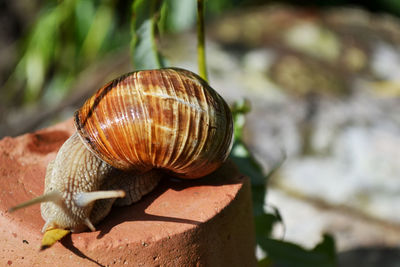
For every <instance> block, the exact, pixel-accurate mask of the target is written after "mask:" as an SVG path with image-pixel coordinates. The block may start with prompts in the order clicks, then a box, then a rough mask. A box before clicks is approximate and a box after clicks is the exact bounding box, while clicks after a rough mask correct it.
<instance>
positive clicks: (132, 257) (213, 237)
mask: <svg viewBox="0 0 400 267" xmlns="http://www.w3.org/2000/svg"><path fill="white" fill-rule="evenodd" d="M74 130H75V129H74V126H73V122H72V120H68V121H66V122H64V123H60V124H58V125H56V126H53V127H51V128H47V129H44V130H41V131H38V132H35V133H29V134H25V135H22V136H19V137H16V138H10V137H6V138H3V139H2V140H0V266H78V265H79V266H158V265H161V266H254V265H255V263H256V262H255V257H254V228H253V221H252V212H251V209H252V207H251V193H250V184H249V179H248V178H246V177H244V176H243V175H241V174H240V173H238V172H237V169H236V167H235V166H234V165H233V164H232V163H231V162H227V163H226V164H224V165H223V166H222V167H221V168H220V169H219V170H217V171H216V172H214V173H213V174H211V175H209V176H207V177H205V178H202V179H198V180H178V179H174V178H171V177H165V179H163V180H162V181H161V183H160V185H159V186H158V187H157V188H156V189H155V190H154V191H153V192H151V193H150V194H149V195H147V196H145V197H144V198H143V199H142V200H141V201H140V202H138V203H136V204H134V205H131V206H129V207H122V208H113V210H112V211H111V213H110V214H109V215H108V216H107V217H106V218H105V219H104V220H103V221H102V222H101V223H100V224H99V225H97V226H96V228H97V231H96V232H84V233H79V234H72V235H68V236H67V237H66V238H64V239H63V240H62V242H59V243H57V244H55V245H54V246H53V247H51V248H49V249H47V250H44V251H39V248H40V243H41V238H42V234H41V232H40V231H41V228H42V226H43V223H44V221H43V220H42V217H41V215H40V206H39V205H35V206H32V207H28V208H25V209H22V210H18V211H16V212H14V213H11V214H10V213H8V211H7V209H8V208H10V207H12V206H14V205H16V204H18V203H20V202H23V201H26V200H29V199H31V198H33V197H36V196H38V195H41V194H42V192H43V186H44V175H45V170H46V166H47V164H48V163H49V161H50V160H52V159H54V158H55V156H56V153H57V150H58V149H59V147H60V146H61V145H62V144H63V142H64V141H65V140H66V139H67V138H68V137H69V136H70V135H71V134H72V133H73V132H74Z"/></svg>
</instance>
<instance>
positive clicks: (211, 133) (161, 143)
mask: <svg viewBox="0 0 400 267" xmlns="http://www.w3.org/2000/svg"><path fill="white" fill-rule="evenodd" d="M75 123H76V128H77V132H78V133H79V135H80V137H81V138H82V140H83V141H84V142H85V144H86V145H87V148H88V149H89V150H91V151H92V152H93V153H94V154H95V155H96V156H97V157H99V158H101V159H102V160H104V161H105V162H107V163H108V164H110V165H112V166H113V167H115V168H118V169H120V170H134V171H137V172H140V173H143V172H147V171H149V170H151V169H153V168H160V169H164V170H166V171H168V172H172V173H173V175H175V176H178V177H182V178H197V177H202V176H204V175H207V174H209V173H211V172H212V171H214V170H215V169H217V168H218V167H219V166H220V165H221V163H222V162H223V161H224V160H225V159H226V158H227V156H228V154H229V152H230V147H231V145H232V131H233V126H232V116H231V113H230V110H229V107H228V106H227V104H226V103H225V101H224V100H223V99H222V97H221V96H219V95H218V94H217V93H216V92H215V91H214V90H213V89H212V88H211V87H210V86H209V85H208V84H207V83H206V82H205V81H204V80H202V79H201V78H200V77H199V76H197V75H196V74H194V73H192V72H189V71H186V70H182V69H160V70H146V71H138V72H133V73H130V74H126V75H124V76H122V77H120V78H118V79H116V80H114V81H112V82H110V83H108V84H106V85H105V86H104V87H103V88H101V89H100V90H99V91H98V92H97V93H96V94H95V95H93V96H92V97H91V98H90V99H89V100H88V101H87V102H86V103H85V104H84V105H83V107H82V108H81V109H80V110H78V111H77V112H76V113H75Z"/></svg>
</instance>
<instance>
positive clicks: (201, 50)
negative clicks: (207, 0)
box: [197, 0, 207, 81]
mask: <svg viewBox="0 0 400 267" xmlns="http://www.w3.org/2000/svg"><path fill="white" fill-rule="evenodd" d="M197 61H198V67H199V74H200V77H201V78H203V79H204V80H205V81H207V64H206V49H205V41H204V1H203V0H197Z"/></svg>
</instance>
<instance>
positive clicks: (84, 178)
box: [12, 68, 233, 232]
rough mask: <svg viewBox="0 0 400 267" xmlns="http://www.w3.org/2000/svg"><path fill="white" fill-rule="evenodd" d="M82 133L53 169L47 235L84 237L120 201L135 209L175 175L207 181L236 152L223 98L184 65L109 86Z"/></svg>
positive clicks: (81, 118) (84, 111) (79, 126)
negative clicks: (56, 231)
mask: <svg viewBox="0 0 400 267" xmlns="http://www.w3.org/2000/svg"><path fill="white" fill-rule="evenodd" d="M74 121H75V128H76V132H75V133H74V134H73V135H72V136H71V137H70V138H69V139H68V140H67V141H66V142H65V143H64V144H63V145H62V146H61V148H60V150H59V151H58V154H57V155H56V158H55V159H54V160H53V161H51V162H50V163H49V164H48V167H47V171H46V177H45V189H44V194H43V195H42V196H39V197H37V198H35V199H33V200H31V201H28V202H25V203H23V204H20V205H18V206H16V207H14V208H12V210H16V209H19V208H22V207H26V206H29V205H32V204H35V203H41V215H42V217H43V219H44V221H45V224H44V226H43V229H42V232H46V231H49V230H52V229H65V230H68V231H72V232H81V231H84V230H86V229H87V228H89V229H90V230H92V231H95V227H94V225H95V224H97V223H98V222H99V221H101V220H102V219H103V218H104V217H105V216H106V215H107V214H108V213H109V212H110V209H111V207H112V205H113V204H115V205H130V204H132V203H133V202H136V201H138V200H140V198H141V197H142V196H143V195H145V194H147V193H149V192H150V191H152V190H153V189H154V187H155V186H156V185H157V183H158V182H159V180H160V178H161V177H162V176H163V174H165V173H167V174H170V175H173V176H175V177H179V178H186V179H192V178H199V177H203V176H205V175H207V174H210V173H211V172H213V171H215V170H216V169H217V168H218V167H219V166H220V165H221V164H222V163H223V162H224V161H225V160H226V158H227V157H228V155H229V153H230V149H231V147H232V140H233V123H232V115H231V113H230V109H229V107H228V105H227V104H226V102H225V101H224V100H223V98H222V97H221V96H220V95H219V94H218V93H217V92H216V91H214V90H213V89H212V88H211V87H210V86H209V85H208V84H207V82H205V81H204V80H203V79H201V78H200V77H199V76H197V75H196V74H194V73H192V72H190V71H187V70H183V69H177V68H165V69H157V70H143V71H136V72H131V73H128V74H125V75H122V76H121V77H119V78H117V79H115V80H113V81H111V82H109V83H107V84H106V85H104V86H103V87H102V88H101V89H99V90H98V91H97V92H96V93H95V94H94V95H93V96H92V97H90V98H89V99H88V100H87V101H86V102H85V103H84V105H83V106H82V107H81V108H80V109H79V110H78V111H76V112H75V114H74Z"/></svg>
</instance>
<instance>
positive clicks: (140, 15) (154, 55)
mask: <svg viewBox="0 0 400 267" xmlns="http://www.w3.org/2000/svg"><path fill="white" fill-rule="evenodd" d="M161 8H162V1H160V0H135V1H134V2H133V5H132V9H133V18H132V27H131V31H132V41H131V50H132V60H133V65H134V68H135V69H136V70H141V69H154V68H162V67H164V66H165V59H164V58H163V57H162V55H161V54H160V52H159V50H158V48H157V43H156V33H157V31H158V28H157V21H158V19H159V15H160V10H161Z"/></svg>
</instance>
